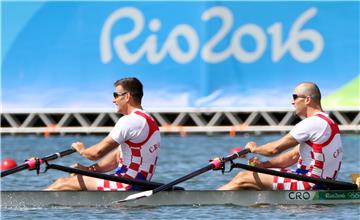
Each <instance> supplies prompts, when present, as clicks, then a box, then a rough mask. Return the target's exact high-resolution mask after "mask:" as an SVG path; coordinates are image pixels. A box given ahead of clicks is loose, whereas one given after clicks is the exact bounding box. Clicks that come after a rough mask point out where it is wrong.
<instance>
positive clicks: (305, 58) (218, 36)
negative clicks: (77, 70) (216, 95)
mask: <svg viewBox="0 0 360 220" xmlns="http://www.w3.org/2000/svg"><path fill="white" fill-rule="evenodd" d="M316 14H317V9H316V8H309V9H308V10H306V11H304V12H303V13H302V14H301V15H300V16H299V17H298V18H297V19H296V20H295V22H294V23H293V24H292V26H291V29H290V31H289V34H288V38H287V39H286V40H284V39H283V36H284V33H283V24H282V23H281V22H275V23H274V24H272V25H271V26H269V27H268V28H267V29H266V30H264V28H262V27H260V26H258V25H256V24H252V23H247V24H244V25H241V26H239V27H235V28H236V29H235V30H234V32H232V36H230V42H229V45H228V46H227V48H225V49H223V50H222V51H215V50H214V48H216V46H217V45H219V43H220V42H222V41H223V40H224V38H225V37H226V36H227V35H228V34H229V33H230V31H231V30H232V28H234V27H233V23H234V16H233V13H232V11H231V10H230V9H229V8H227V7H223V6H215V7H211V8H209V9H207V10H205V11H204V12H203V13H202V14H201V20H202V21H204V22H207V21H209V20H211V19H215V18H217V19H220V20H221V26H220V28H219V29H218V30H217V31H216V33H215V34H214V35H213V36H211V37H210V38H209V40H208V41H207V42H204V43H201V42H200V40H199V36H198V33H197V31H196V30H195V29H194V28H193V27H192V26H191V25H189V24H178V25H176V26H174V27H173V28H172V30H171V31H170V32H169V33H168V36H167V37H166V38H165V41H164V44H163V45H159V43H158V35H157V33H158V32H159V31H160V30H161V26H162V23H163V21H161V20H160V19H158V18H153V19H150V21H149V22H148V26H147V27H148V29H149V30H150V32H151V34H150V35H149V36H147V37H146V39H145V40H144V41H143V42H142V44H141V45H140V46H139V48H137V50H135V51H134V49H133V48H132V50H131V51H130V49H129V44H130V43H131V42H132V41H133V40H135V39H136V38H137V37H139V35H140V34H141V33H142V32H143V31H144V26H145V23H146V22H147V21H146V20H145V18H144V13H143V12H142V11H141V10H139V9H138V8H134V7H124V8H120V9H118V10H116V11H114V12H113V13H111V14H110V15H109V16H108V18H107V19H106V21H105V22H104V25H103V28H102V31H101V36H100V55H101V61H102V62H103V63H105V64H106V63H109V62H110V61H111V60H112V59H113V54H112V47H114V51H115V53H116V54H117V56H118V58H119V59H120V61H122V62H123V63H125V64H135V63H136V62H138V61H139V60H140V59H141V58H143V57H145V58H146V59H147V61H148V62H149V63H151V64H158V63H161V62H162V61H163V59H164V58H165V57H166V56H167V55H168V56H170V57H171V58H172V60H173V61H175V62H176V63H179V64H186V63H189V62H191V61H192V60H194V59H195V57H196V56H197V55H198V54H199V50H200V57H201V59H202V60H203V61H205V62H207V63H211V64H216V63H221V62H223V61H224V60H226V59H228V58H230V57H234V58H235V59H236V60H237V61H239V62H241V63H253V62H256V61H257V60H259V59H260V58H261V57H262V56H263V55H264V52H265V50H266V48H267V47H268V45H267V42H268V41H269V42H270V44H271V45H270V46H269V47H270V48H271V60H272V62H274V63H276V62H279V61H280V60H281V59H282V58H283V57H284V55H285V54H286V53H289V54H290V55H291V56H292V57H293V58H294V59H295V60H296V61H298V62H301V63H310V62H313V61H315V60H316V59H317V58H318V57H319V56H320V55H321V53H322V51H323V49H324V39H323V37H322V35H321V34H320V33H319V32H318V31H317V30H314V29H305V28H303V26H304V25H305V24H306V23H307V22H308V21H309V20H310V19H312V18H313V17H314V16H315V15H316ZM122 19H130V20H131V21H132V22H133V24H134V25H133V28H132V29H131V30H130V31H129V32H127V33H123V34H121V35H117V36H115V38H114V39H113V40H112V39H111V36H112V29H113V27H114V25H115V24H116V23H117V22H119V21H120V20H122ZM266 32H267V33H268V34H269V35H270V39H269V40H268V39H267V37H268V36H267V34H266ZM244 36H250V37H251V38H252V39H253V40H254V42H255V49H254V50H252V51H248V50H246V49H245V48H244V47H243V45H242V44H241V40H242V38H243V37H244ZM179 38H182V39H183V40H184V41H185V42H186V48H187V49H183V48H181V46H180V45H179V44H180V43H179V42H178V40H179ZM302 41H308V42H310V43H311V44H312V48H311V50H304V49H303V48H302V47H301V45H300V42H302Z"/></svg>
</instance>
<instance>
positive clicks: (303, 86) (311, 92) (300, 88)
mask: <svg viewBox="0 0 360 220" xmlns="http://www.w3.org/2000/svg"><path fill="white" fill-rule="evenodd" d="M295 91H296V92H297V93H298V94H301V95H305V96H310V97H311V98H313V99H314V100H316V101H318V102H320V100H321V93H320V89H319V87H318V86H317V85H316V84H315V83H312V82H303V83H300V84H299V85H297V86H296V88H295Z"/></svg>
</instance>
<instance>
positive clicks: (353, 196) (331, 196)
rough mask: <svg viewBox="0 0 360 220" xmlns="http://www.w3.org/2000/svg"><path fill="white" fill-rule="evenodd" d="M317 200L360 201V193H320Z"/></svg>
mask: <svg viewBox="0 0 360 220" xmlns="http://www.w3.org/2000/svg"><path fill="white" fill-rule="evenodd" d="M316 198H317V199H319V200H359V199H360V191H345V192H344V191H324V192H321V191H320V192H318V195H317V196H316Z"/></svg>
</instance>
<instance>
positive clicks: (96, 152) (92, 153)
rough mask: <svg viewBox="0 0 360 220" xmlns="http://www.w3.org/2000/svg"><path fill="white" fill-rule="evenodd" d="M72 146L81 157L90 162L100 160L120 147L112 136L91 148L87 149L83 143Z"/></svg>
mask: <svg viewBox="0 0 360 220" xmlns="http://www.w3.org/2000/svg"><path fill="white" fill-rule="evenodd" d="M71 146H72V147H73V148H74V149H76V150H77V151H78V152H79V153H80V155H81V156H83V157H85V158H87V159H89V160H99V159H100V158H102V157H104V156H105V155H106V154H108V153H109V152H110V151H112V150H114V149H115V148H116V147H117V146H118V143H116V142H115V141H114V140H113V139H112V138H111V137H110V136H107V137H106V138H104V139H103V140H102V141H100V142H99V143H97V144H95V145H92V146H91V147H89V148H85V146H84V144H83V143H81V142H75V143H73V144H72V145H71Z"/></svg>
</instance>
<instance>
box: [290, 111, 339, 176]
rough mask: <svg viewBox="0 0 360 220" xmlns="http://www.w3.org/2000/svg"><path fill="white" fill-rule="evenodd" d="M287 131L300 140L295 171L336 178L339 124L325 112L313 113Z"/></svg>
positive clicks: (337, 170)
mask: <svg viewBox="0 0 360 220" xmlns="http://www.w3.org/2000/svg"><path fill="white" fill-rule="evenodd" d="M290 134H291V135H292V136H293V137H294V138H295V139H296V140H297V141H298V142H299V143H300V149H299V150H300V158H299V161H298V170H299V171H300V172H299V173H303V174H305V173H307V175H308V176H312V177H321V178H324V179H336V176H337V174H338V172H339V170H340V167H341V161H342V157H343V148H342V142H341V137H340V133H339V128H338V126H337V124H336V123H335V122H334V121H333V120H331V119H330V118H329V116H328V115H327V114H325V113H323V112H321V113H316V114H315V115H314V116H311V117H308V118H306V119H304V120H302V121H301V122H299V123H298V124H297V125H296V126H295V127H294V128H293V129H292V130H291V131H290ZM307 171H308V172H307Z"/></svg>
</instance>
